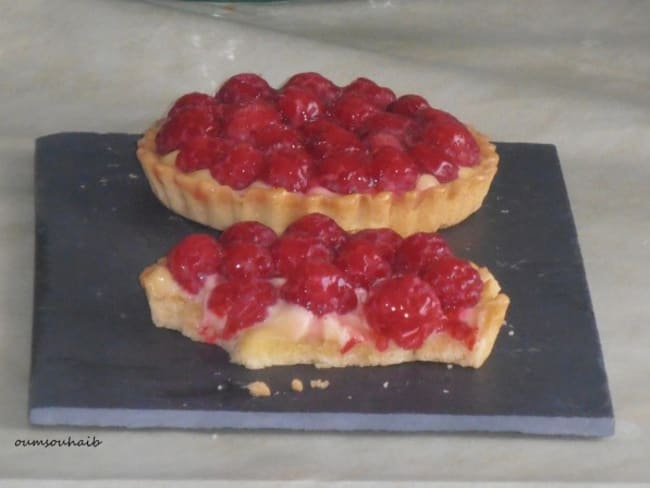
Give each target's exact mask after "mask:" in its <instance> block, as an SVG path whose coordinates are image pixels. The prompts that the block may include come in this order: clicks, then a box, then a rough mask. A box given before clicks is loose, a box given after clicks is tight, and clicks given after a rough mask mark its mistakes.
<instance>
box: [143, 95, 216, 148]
mask: <svg viewBox="0 0 650 488" xmlns="http://www.w3.org/2000/svg"><path fill="white" fill-rule="evenodd" d="M218 130H219V128H218V126H217V124H216V122H215V120H214V116H213V115H212V112H210V111H208V110H206V109H205V108H203V107H200V106H193V107H187V108H184V109H182V110H179V111H178V112H177V113H176V114H174V116H173V117H170V118H168V119H167V120H166V121H165V123H164V124H163V125H162V127H161V128H160V130H159V131H158V133H157V134H156V149H157V150H158V153H160V154H167V153H169V152H171V151H175V150H176V149H179V148H180V147H181V145H182V144H183V143H185V142H187V141H188V140H190V139H192V138H193V137H198V136H205V135H210V134H214V133H216V132H217V131H218Z"/></svg>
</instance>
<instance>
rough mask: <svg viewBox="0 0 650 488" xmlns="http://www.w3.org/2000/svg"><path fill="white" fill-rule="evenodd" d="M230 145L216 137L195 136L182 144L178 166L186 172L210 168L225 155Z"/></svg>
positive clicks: (177, 159) (177, 160) (177, 161)
mask: <svg viewBox="0 0 650 488" xmlns="http://www.w3.org/2000/svg"><path fill="white" fill-rule="evenodd" d="M228 146H229V144H228V143H227V142H226V141H224V140H223V139H219V138H216V137H210V136H198V137H194V138H192V139H190V140H188V141H187V142H185V143H184V144H183V145H182V146H181V150H180V152H179V153H178V156H177V157H176V167H177V168H178V169H179V170H181V171H183V172H185V173H189V172H192V171H197V170H200V169H206V168H209V167H210V166H211V165H213V164H215V163H216V162H217V161H220V160H221V159H223V158H224V157H225V155H226V154H227V153H228V149H229V147H228Z"/></svg>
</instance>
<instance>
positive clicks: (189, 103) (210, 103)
mask: <svg viewBox="0 0 650 488" xmlns="http://www.w3.org/2000/svg"><path fill="white" fill-rule="evenodd" d="M215 105H216V100H215V99H214V97H212V96H210V95H207V94H205V93H199V92H192V93H187V94H185V95H183V96H182V97H180V98H179V99H178V100H176V101H175V102H174V105H172V108H171V109H169V113H168V114H167V116H168V117H173V116H174V115H176V114H177V113H178V112H180V111H181V110H184V109H186V108H188V107H197V106H198V107H202V108H207V109H208V110H213V108H214V107H215Z"/></svg>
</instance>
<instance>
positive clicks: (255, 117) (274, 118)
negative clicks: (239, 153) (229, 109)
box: [225, 102, 280, 141]
mask: <svg viewBox="0 0 650 488" xmlns="http://www.w3.org/2000/svg"><path fill="white" fill-rule="evenodd" d="M279 123H280V114H279V113H278V111H277V110H276V108H275V107H274V106H273V105H271V104H270V103H267V102H254V103H251V104H250V105H245V106H243V107H241V108H238V109H237V110H235V111H234V112H233V113H232V114H231V116H230V120H229V121H228V122H227V125H226V127H225V133H226V135H227V136H228V137H230V138H232V139H234V140H237V141H250V140H251V139H252V138H253V135H254V134H255V133H256V132H257V131H260V130H262V129H264V128H266V127H268V126H269V125H274V124H279Z"/></svg>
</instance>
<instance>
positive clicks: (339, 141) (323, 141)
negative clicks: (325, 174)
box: [302, 120, 361, 158]
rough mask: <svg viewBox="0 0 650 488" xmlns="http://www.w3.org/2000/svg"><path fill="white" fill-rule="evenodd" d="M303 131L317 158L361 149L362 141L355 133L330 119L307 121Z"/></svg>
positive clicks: (310, 148) (310, 149)
mask: <svg viewBox="0 0 650 488" xmlns="http://www.w3.org/2000/svg"><path fill="white" fill-rule="evenodd" d="M302 131H303V133H304V135H305V139H306V140H307V146H308V148H309V151H310V152H311V153H312V154H313V155H314V156H315V157H317V158H325V157H328V156H332V155H334V154H337V153H340V152H345V151H357V150H360V149H361V141H360V140H359V138H358V137H357V136H356V135H355V134H353V133H352V132H350V131H348V130H346V129H344V128H343V127H341V126H339V125H337V124H335V123H334V122H332V121H329V120H316V121H314V122H310V123H307V124H305V125H303V126H302Z"/></svg>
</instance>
